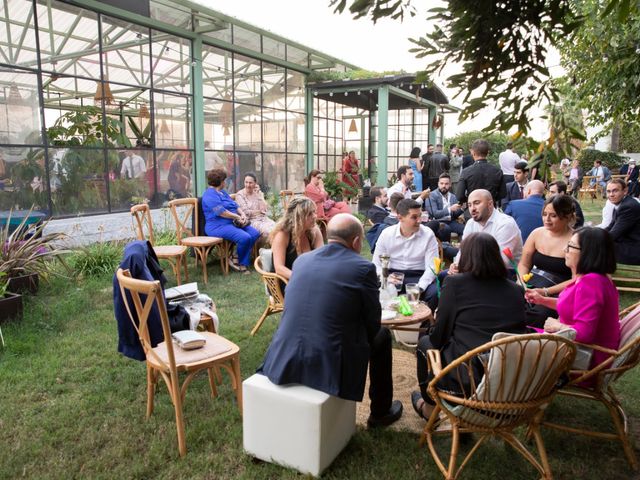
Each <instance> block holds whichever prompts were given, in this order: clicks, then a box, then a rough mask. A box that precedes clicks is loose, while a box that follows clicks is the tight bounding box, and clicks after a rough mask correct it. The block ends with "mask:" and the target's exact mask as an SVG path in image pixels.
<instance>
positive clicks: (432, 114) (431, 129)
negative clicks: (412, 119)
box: [429, 107, 438, 145]
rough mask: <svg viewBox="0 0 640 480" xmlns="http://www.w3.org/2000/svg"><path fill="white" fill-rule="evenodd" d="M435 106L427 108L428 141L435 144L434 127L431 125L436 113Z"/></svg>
mask: <svg viewBox="0 0 640 480" xmlns="http://www.w3.org/2000/svg"><path fill="white" fill-rule="evenodd" d="M437 112H438V111H437V109H436V107H432V108H429V143H432V144H434V145H435V144H436V129H435V128H434V127H433V120H434V119H435V118H436V114H437Z"/></svg>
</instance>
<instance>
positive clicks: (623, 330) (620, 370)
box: [542, 302, 640, 470]
mask: <svg viewBox="0 0 640 480" xmlns="http://www.w3.org/2000/svg"><path fill="white" fill-rule="evenodd" d="M620 317H621V320H620V346H619V348H618V350H609V349H607V348H603V347H599V346H597V345H583V344H580V343H576V345H579V346H580V347H582V348H590V349H593V350H598V351H601V352H605V353H608V354H609V355H610V356H609V358H608V359H607V360H606V361H604V362H603V363H601V364H599V365H597V366H596V367H594V368H591V369H588V370H572V371H571V382H569V384H568V385H567V386H565V387H564V388H562V389H560V390H559V391H558V394H560V395H568V396H571V397H574V398H580V399H583V400H594V401H597V402H601V403H602V404H603V405H604V406H605V407H606V408H607V410H608V411H609V414H610V415H611V420H612V421H613V426H614V429H615V432H611V433H610V432H601V431H595V430H591V429H588V428H579V427H574V426H569V425H560V424H557V423H553V422H547V421H543V422H542V425H543V426H545V427H549V428H554V429H557V430H564V431H565V432H570V433H577V434H581V435H588V436H590V437H596V438H603V439H606V440H618V441H620V443H622V448H623V449H624V453H625V455H626V457H627V460H628V461H629V464H630V465H631V467H632V468H633V469H634V470H638V459H637V457H636V454H635V452H634V450H633V445H632V444H631V440H630V439H629V425H628V422H627V415H626V414H625V412H624V409H623V408H622V404H621V403H620V400H619V399H618V397H617V395H616V393H615V391H614V389H613V386H614V385H615V382H616V381H617V380H618V379H619V378H620V377H621V376H622V375H623V374H624V373H625V372H627V371H629V370H631V369H632V368H634V367H635V366H636V365H638V363H640V302H638V303H636V304H634V305H631V306H630V307H628V308H627V309H625V310H623V311H622V312H620Z"/></svg>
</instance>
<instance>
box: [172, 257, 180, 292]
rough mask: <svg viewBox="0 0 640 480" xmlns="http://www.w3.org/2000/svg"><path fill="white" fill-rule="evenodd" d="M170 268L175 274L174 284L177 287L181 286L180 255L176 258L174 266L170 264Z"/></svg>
mask: <svg viewBox="0 0 640 480" xmlns="http://www.w3.org/2000/svg"><path fill="white" fill-rule="evenodd" d="M171 266H172V267H173V271H174V272H175V274H176V282H177V283H178V285H181V282H180V280H181V279H180V270H182V255H180V256H179V257H176V260H175V264H174V262H171Z"/></svg>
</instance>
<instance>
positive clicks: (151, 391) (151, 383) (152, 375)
mask: <svg viewBox="0 0 640 480" xmlns="http://www.w3.org/2000/svg"><path fill="white" fill-rule="evenodd" d="M157 378H158V377H157V373H156V371H155V370H154V369H153V368H151V366H149V364H148V363H147V418H149V417H150V416H151V414H152V413H153V397H154V395H155V391H156V379H157Z"/></svg>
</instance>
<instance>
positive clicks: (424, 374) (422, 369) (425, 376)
mask: <svg viewBox="0 0 640 480" xmlns="http://www.w3.org/2000/svg"><path fill="white" fill-rule="evenodd" d="M421 326H422V325H421ZM432 348H433V344H432V343H431V339H430V338H429V335H424V336H423V337H422V338H420V340H418V346H417V348H416V359H417V366H416V367H417V375H418V386H419V387H420V394H421V395H422V399H423V400H424V401H425V402H426V403H428V404H429V405H435V404H436V402H434V401H433V400H432V399H431V397H430V396H429V393H427V386H428V385H429V382H430V381H431V380H433V373H432V372H429V369H428V367H427V350H431V349H432Z"/></svg>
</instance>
